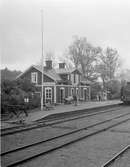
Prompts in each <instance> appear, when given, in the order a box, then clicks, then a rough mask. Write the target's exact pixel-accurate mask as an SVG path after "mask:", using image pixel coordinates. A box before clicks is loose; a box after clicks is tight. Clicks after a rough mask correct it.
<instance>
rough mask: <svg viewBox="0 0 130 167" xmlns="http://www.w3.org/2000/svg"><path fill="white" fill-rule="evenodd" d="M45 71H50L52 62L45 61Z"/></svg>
mask: <svg viewBox="0 0 130 167" xmlns="http://www.w3.org/2000/svg"><path fill="white" fill-rule="evenodd" d="M45 69H46V70H51V69H52V60H46V67H45Z"/></svg>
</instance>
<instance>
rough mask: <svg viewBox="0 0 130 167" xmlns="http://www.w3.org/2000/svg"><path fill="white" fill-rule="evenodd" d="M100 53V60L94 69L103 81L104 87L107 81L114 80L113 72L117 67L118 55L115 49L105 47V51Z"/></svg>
mask: <svg viewBox="0 0 130 167" xmlns="http://www.w3.org/2000/svg"><path fill="white" fill-rule="evenodd" d="M100 53H101V54H100V56H99V58H100V59H99V63H98V64H97V65H96V69H97V72H98V74H99V75H100V77H101V79H102V81H103V86H104V87H106V83H107V82H108V81H111V80H114V79H115V72H116V70H117V68H118V67H119V61H118V57H119V55H118V52H117V50H116V49H113V48H109V47H107V48H106V50H105V51H103V50H102V51H101V52H100ZM109 84H110V82H109Z"/></svg>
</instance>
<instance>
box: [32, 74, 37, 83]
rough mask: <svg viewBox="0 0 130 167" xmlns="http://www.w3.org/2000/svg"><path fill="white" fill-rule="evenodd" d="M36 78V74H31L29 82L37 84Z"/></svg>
mask: <svg viewBox="0 0 130 167" xmlns="http://www.w3.org/2000/svg"><path fill="white" fill-rule="evenodd" d="M37 76H38V74H37V72H32V73H31V81H32V83H37Z"/></svg>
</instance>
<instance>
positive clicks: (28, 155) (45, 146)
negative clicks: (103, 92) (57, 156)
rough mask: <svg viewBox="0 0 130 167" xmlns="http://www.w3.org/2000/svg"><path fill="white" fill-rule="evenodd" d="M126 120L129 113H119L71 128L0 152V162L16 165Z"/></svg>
mask: <svg viewBox="0 0 130 167" xmlns="http://www.w3.org/2000/svg"><path fill="white" fill-rule="evenodd" d="M128 120H130V117H129V113H127V114H120V115H118V116H114V117H112V118H110V119H107V120H105V121H100V122H99V123H96V124H93V125H90V126H84V127H82V128H80V129H76V130H71V131H69V132H68V133H66V134H63V135H59V136H56V137H53V138H50V139H48V140H44V141H40V142H38V143H33V144H30V145H26V146H24V147H21V148H17V149H14V150H11V151H8V152H5V153H2V154H1V157H2V164H3V166H17V165H19V164H23V163H25V162H27V161H30V160H31V159H33V158H36V157H38V156H40V155H44V154H47V153H49V152H51V151H54V150H56V149H59V148H61V147H64V146H66V145H68V144H72V143H74V142H76V141H79V140H81V139H83V138H87V137H89V136H92V135H95V134H97V133H100V132H103V131H105V130H107V129H109V128H112V127H114V126H117V125H119V124H121V123H123V122H126V121H128ZM16 155H17V156H16Z"/></svg>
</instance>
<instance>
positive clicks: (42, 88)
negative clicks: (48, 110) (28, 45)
mask: <svg viewBox="0 0 130 167" xmlns="http://www.w3.org/2000/svg"><path fill="white" fill-rule="evenodd" d="M41 33H42V63H41V65H42V83H41V85H42V87H41V111H43V91H44V74H43V72H44V71H43V70H44V63H43V61H44V57H43V10H41Z"/></svg>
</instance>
